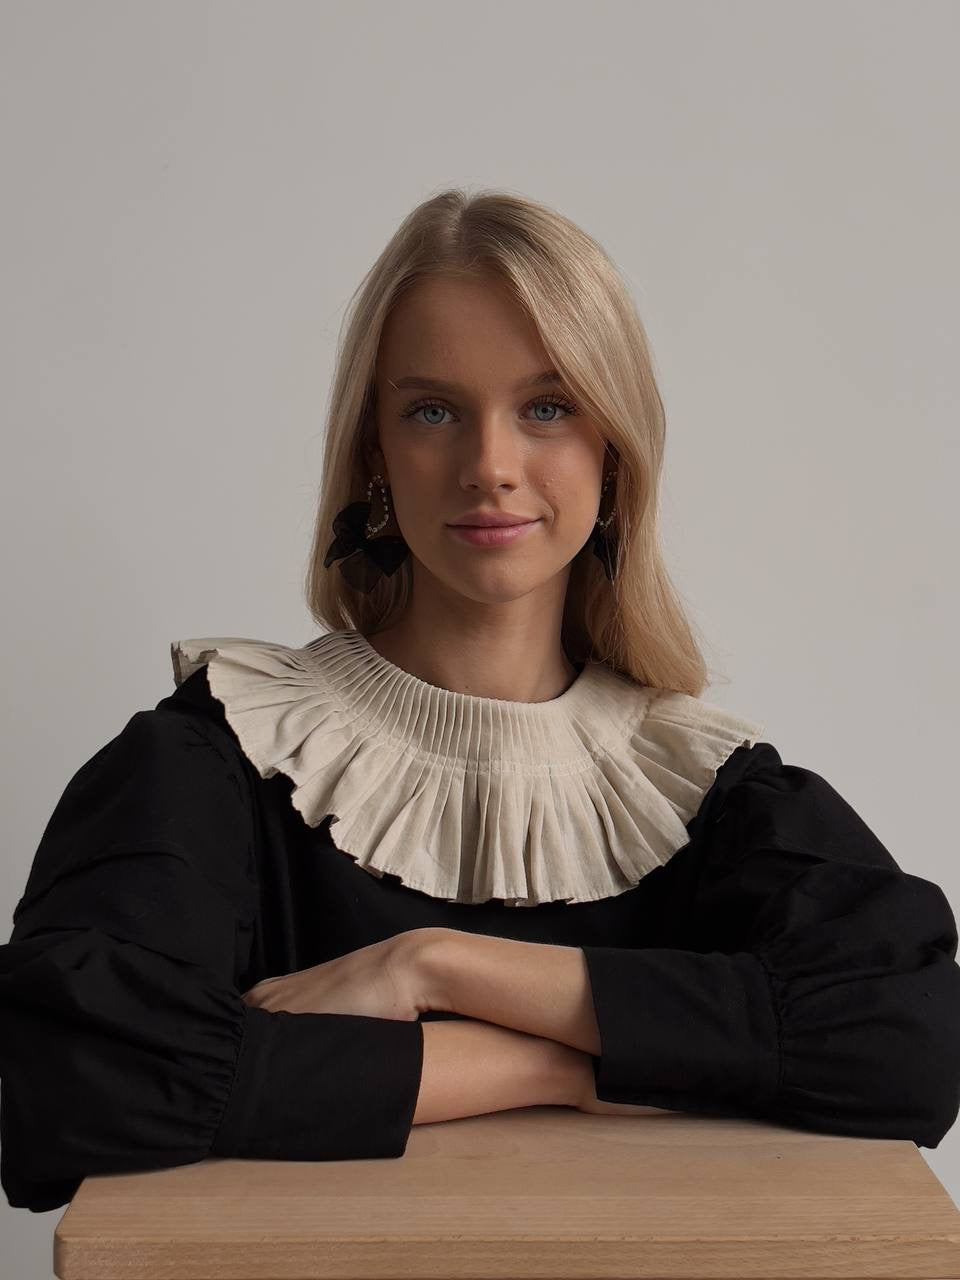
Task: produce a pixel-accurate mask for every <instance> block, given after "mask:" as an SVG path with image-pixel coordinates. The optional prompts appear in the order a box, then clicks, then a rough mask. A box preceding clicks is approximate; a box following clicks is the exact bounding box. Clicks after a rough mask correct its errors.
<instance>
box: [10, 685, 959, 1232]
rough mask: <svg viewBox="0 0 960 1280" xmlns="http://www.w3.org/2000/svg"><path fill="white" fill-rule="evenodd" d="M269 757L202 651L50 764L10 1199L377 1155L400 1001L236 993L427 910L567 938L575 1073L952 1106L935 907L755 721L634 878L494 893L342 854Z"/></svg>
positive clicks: (21, 911) (854, 1107) (845, 1121)
mask: <svg viewBox="0 0 960 1280" xmlns="http://www.w3.org/2000/svg"><path fill="white" fill-rule="evenodd" d="M291 785H292V784H291V780H290V779H289V778H288V777H286V776H285V775H284V774H282V773H276V774H274V775H273V776H271V777H268V778H264V777H262V776H261V774H260V772H258V769H257V768H255V767H254V766H253V764H251V761H250V760H249V759H248V758H247V757H246V755H245V754H244V752H243V751H242V750H241V748H240V744H239V742H238V740H237V737H236V735H235V733H234V731H233V729H232V728H231V726H230V724H229V723H228V722H227V720H226V719H225V717H224V708H223V706H222V704H221V703H220V702H219V701H218V700H217V699H216V698H214V697H213V696H211V692H210V688H209V682H208V676H207V668H206V667H205V666H201V667H200V668H199V669H198V670H196V671H194V672H193V673H192V674H191V675H190V676H189V678H187V679H185V680H184V681H183V682H182V683H181V684H180V686H179V688H178V689H177V690H176V691H175V692H174V693H173V694H172V695H170V696H169V697H166V698H164V699H163V700H162V701H161V702H159V704H158V705H157V706H156V708H155V709H152V710H145V711H139V712H137V713H136V714H134V715H133V716H132V717H131V719H130V720H129V722H128V723H127V724H126V726H125V727H124V728H123V730H122V731H121V732H120V733H119V734H118V735H117V736H116V737H115V738H114V739H113V740H112V741H110V742H108V743H107V744H106V745H105V746H104V747H103V748H102V749H101V750H99V751H98V752H97V753H96V754H95V755H94V756H93V757H92V758H91V759H90V760H89V761H87V763H85V764H84V765H83V766H82V767H81V768H80V769H79V771H78V772H77V773H76V774H75V775H74V777H73V778H72V779H71V780H70V782H69V783H68V785H67V787H66V789H65V791H64V793H63V796H62V798H61V800H60V801H59V803H58V805H57V807H56V809H55V811H54V813H53V814H52V816H51V818H50V820H49V823H48V824H47V826H46V829H45V830H44V832H43V836H42V840H41V842H40V845H39V848H38V850H37V853H36V856H35V858H34V861H33V865H32V868H31V870H30V874H29V879H28V881H27V885H26V889H25V892H24V894H23V896H22V898H21V899H20V901H19V903H18V904H17V906H16V909H15V911H14V914H13V923H14V928H13V932H12V935H11V937H10V940H9V942H8V943H7V944H6V945H4V946H0V1076H2V1094H0V1183H2V1187H3V1190H4V1193H5V1195H6V1197H7V1200H8V1203H9V1204H10V1205H11V1206H13V1207H24V1208H28V1209H31V1210H33V1211H35V1212H43V1211H47V1210H51V1209H54V1208H57V1207H59V1206H61V1205H64V1204H66V1203H67V1202H68V1201H69V1200H70V1199H71V1197H72V1196H73V1194H74V1193H75V1191H76V1190H77V1188H78V1187H79V1185H80V1183H81V1181H82V1180H83V1179H84V1178H85V1177H86V1176H87V1175H91V1174H104V1173H117V1172H126V1171H135V1170H148V1169H159V1168H165V1167H170V1166H175V1165H182V1164H187V1163H191V1162H194V1161H199V1160H203V1159H204V1158H205V1157H208V1156H229V1157H248V1158H267V1159H290V1160H346V1159H357V1158H385V1157H388V1158H389V1157H399V1156H402V1155H403V1154H404V1151H405V1149H406V1144H407V1140H408V1136H409V1133H410V1129H411V1124H412V1117H413V1114H414V1110H415V1107H416V1102H417V1095H418V1089H419V1083H420V1073H421V1067H422V1053H423V1033H422V1028H421V1025H420V1023H419V1022H401V1021H391V1020H387V1019H379V1018H371V1017H361V1016H353V1015H340V1014H292V1013H287V1012H279V1013H270V1012H267V1011H266V1010H263V1009H258V1008H254V1007H251V1006H248V1005H246V1004H244V1002H243V1000H242V998H241V993H242V992H244V991H246V990H248V989H249V988H250V987H251V986H253V985H254V984H255V983H256V982H258V981H259V980H260V979H261V978H263V977H266V976H271V975H274V974H280V973H290V972H293V971H294V970H298V969H302V968H306V967H308V966H311V965H314V964H318V963H321V962H322V961H324V960H329V959H332V958H334V957H336V956H338V955H342V954H345V953H346V952H348V951H351V950H355V949H357V948H359V947H362V946H366V945H367V944H369V943H372V942H376V941H378V940H381V939H384V938H387V937H390V936H393V935H394V934H397V933H400V932H403V931H404V930H408V929H417V928H423V927H427V926H443V927H446V928H452V929H459V930H464V931H472V932H475V933H479V934H488V935H496V936H502V937H511V938H516V939H520V940H524V941H530V942H546V943H552V944H560V945H566V946H573V947H581V948H582V949H583V951H584V955H585V957H586V961H587V965H588V970H589V977H590V981H591V984H592V993H593V1000H594V1007H595V1010H596V1016H597V1021H598V1025H599V1030H600V1037H601V1044H602V1049H601V1053H600V1054H599V1055H597V1056H595V1057H594V1059H593V1063H594V1074H595V1080H596V1089H597V1095H598V1097H599V1098H601V1099H603V1100H607V1101H611V1102H627V1103H634V1104H646V1105H651V1106H656V1107H661V1108H667V1109H673V1110H678V1111H692V1112H701V1113H703V1114H708V1115H725V1116H743V1117H762V1118H764V1119H768V1120H772V1121H774V1122H776V1123H779V1124H783V1125H787V1126H797V1127H800V1128H803V1129H809V1130H813V1131H819V1132H823V1133H835V1134H849V1135H854V1136H858V1137H878V1138H898V1139H909V1140H912V1141H913V1142H915V1143H916V1144H917V1145H920V1146H926V1147H936V1146H937V1145H938V1144H939V1142H940V1140H941V1139H942V1137H943V1136H944V1134H945V1133H946V1132H947V1131H948V1130H949V1129H950V1127H951V1126H952V1125H953V1123H954V1121H955V1120H956V1117H957V1114H958V1108H960V1018H958V1014H960V967H958V965H957V963H956V961H955V957H956V952H957V928H956V923H955V919H954V916H953V913H952V911H951V909H950V906H949V904H948V902H947V900H946V898H945V896H944V894H943V892H942V891H941V889H940V888H939V887H938V886H937V885H936V884H934V883H932V882H930V881H929V880H925V879H922V878H921V877H919V876H916V875H911V874H910V873H909V872H906V871H902V870H901V869H900V868H899V867H898V865H897V863H896V862H895V861H894V859H893V858H892V857H891V856H890V854H889V853H888V852H887V850H886V848H885V847H884V846H883V845H882V844H881V843H880V841H879V840H878V839H877V837H876V836H875V835H873V834H872V832H871V831H870V830H869V829H868V827H867V826H866V825H865V824H864V822H863V821H862V820H861V819H860V818H859V817H858V816H857V814H856V813H855V812H854V811H853V810H852V809H851V807H850V806H849V805H848V804H847V803H846V801H844V800H843V798H842V797H841V796H840V795H839V794H838V793H837V792H836V791H835V790H834V789H833V788H832V787H831V786H830V784H829V783H828V782H826V781H825V780H824V779H823V778H821V777H820V776H819V775H818V774H816V773H814V772H812V771H810V770H808V769H805V768H801V767H799V766H795V765H790V764H784V763H783V762H782V760H781V758H780V756H779V754H778V752H777V750H776V748H775V747H774V746H772V745H771V744H770V743H768V742H765V741H757V742H756V743H754V744H752V745H741V746H739V747H737V748H736V749H735V750H733V752H732V753H731V754H730V755H729V756H728V758H727V759H726V760H725V761H724V762H723V764H722V765H721V767H720V768H719V770H718V771H717V772H716V778H715V781H714V782H713V784H712V785H711V786H710V787H709V789H708V790H706V793H705V795H704V798H703V802H702V804H701V805H700V807H699V809H698V811H697V812H696V814H695V815H694V816H693V817H692V818H691V819H690V821H689V823H688V824H686V830H687V843H686V844H685V845H683V846H682V847H681V848H679V849H678V850H677V851H676V852H675V853H674V854H673V856H672V857H670V858H669V859H668V860H667V861H665V862H664V863H663V865H661V866H658V867H656V868H654V869H653V870H651V871H650V872H649V873H648V874H646V875H645V876H644V877H643V878H642V879H641V880H640V882H639V883H637V884H636V885H635V887H633V888H630V889H629V890H627V891H625V892H622V893H619V894H615V895H614V896H610V897H607V898H605V899H603V900H600V901H592V902H575V903H570V902H544V903H541V904H539V905H536V906H532V907H528V908H526V909H522V910H518V909H516V908H515V907H507V906H505V905H504V904H503V903H502V902H498V901H495V900H494V901H489V902H476V903H469V904H465V903H460V902H450V901H439V900H437V899H436V898H434V897H431V896H429V895H428V894H425V893H422V892H420V891H419V890H416V889H412V888H409V887H408V886H407V885H405V884H403V883H401V882H400V881H399V880H398V879H397V878H396V877H394V876H391V875H383V876H380V877H377V876H374V875H371V874H369V873H368V871H367V870H365V869H364V868H363V867H361V866H359V865H357V863H356V862H355V861H354V860H353V859H352V858H350V857H347V856H345V855H344V853H343V852H342V851H341V850H340V849H339V848H338V847H337V846H336V845H335V843H334V841H333V839H332V838H331V834H330V822H329V820H325V821H323V822H321V823H320V824H319V825H316V826H314V827H311V826H308V825H307V824H306V823H305V821H304V820H303V816H302V815H301V813H299V812H297V810H296V809H295V808H294V807H293V805H292V804H291ZM444 1016H457V1015H444V1014H439V1013H438V1014H424V1015H423V1018H424V1019H429V1018H434V1017H444Z"/></svg>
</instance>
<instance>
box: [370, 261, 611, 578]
mask: <svg viewBox="0 0 960 1280" xmlns="http://www.w3.org/2000/svg"><path fill="white" fill-rule="evenodd" d="M549 368H550V359H549V357H548V356H547V353H546V352H545V350H544V348H543V346H542V344H541V342H540V339H539V336H538V334H537V332H536V329H535V327H534V325H533V324H532V322H531V321H530V320H529V318H528V317H527V316H526V315H525V313H524V312H523V311H522V309H521V308H520V307H519V306H518V305H517V304H516V303H515V302H514V300H513V299H512V298H511V297H510V295H509V293H508V291H507V289H506V287H505V286H504V285H503V283H502V282H501V281H499V280H497V279H496V278H489V277H483V278H477V279H470V280H457V279H452V278H441V277H434V278H431V279H427V280H422V281H420V282H418V284H417V285H415V286H414V287H413V288H412V289H411V290H410V292H409V293H408V294H406V295H405V296H404V297H402V298H401V300H400V301H399V302H398V304H397V306H396V307H395V309H394V311H393V312H392V314H391V316H390V318H389V320H388V322H387V325H386V326H385V328H384V332H383V335H382V340H381V344H380V353H379V357H378V360H377V371H376V381H377V393H378V395H377V403H378V408H377V427H378V432H379V443H380V447H379V449H374V450H373V451H372V452H371V453H369V454H368V457H367V461H368V463H369V465H370V467H371V474H376V473H377V472H378V471H379V473H380V474H381V475H382V476H383V478H384V482H385V484H387V485H389V489H390V492H389V494H388V497H389V498H390V502H391V514H392V516H393V518H394V520H395V521H396V524H394V522H393V520H391V523H390V524H389V525H387V526H385V527H384V529H383V530H382V532H384V533H390V532H396V528H397V525H398V526H399V531H400V533H402V535H403V537H404V538H405V540H406V542H407V544H408V545H409V547H410V552H411V556H412V557H413V569H414V575H415V582H416V581H417V579H418V577H419V575H422V574H424V573H425V574H429V575H432V577H433V578H434V579H435V580H436V585H438V586H439V585H442V586H444V587H446V588H448V589H449V590H450V591H453V592H456V593H458V594H459V595H461V596H467V597H469V598H470V599H472V600H475V601H478V602H486V603H495V602H499V601H506V600H509V599H512V598H515V597H517V596H520V595H525V594H527V593H529V592H531V591H535V590H537V589H545V590H549V592H550V594H551V595H552V594H553V593H554V592H555V591H556V589H557V587H558V586H562V587H564V588H565V585H566V579H567V577H568V576H569V566H570V562H571V561H572V560H573V558H574V556H576V554H577V552H578V551H580V549H581V548H582V547H583V545H584V543H585V542H586V541H587V539H588V538H589V537H590V534H591V532H592V530H593V526H594V522H595V520H596V518H597V514H598V508H599V505H600V491H601V484H602V481H603V474H604V472H603V458H604V440H603V437H602V436H601V435H600V434H599V432H598V430H597V429H596V427H595V426H594V424H593V423H592V422H591V421H590V419H589V418H588V417H586V416H585V414H584V413H583V411H582V410H581V409H580V407H579V406H578V405H577V404H576V403H575V402H574V401H573V400H572V399H571V398H570V396H568V395H567V392H566V388H565V387H564V386H563V384H562V382H560V381H557V380H555V379H553V380H550V381H546V382H544V383H542V384H538V385H536V386H526V387H523V388H520V384H521V383H523V382H526V381H528V380H530V379H531V378H533V377H535V376H537V375H539V374H541V373H543V372H544V371H546V370H548V369H549ZM430 379H435V380H436V379H440V380H443V381H444V382H445V383H448V384H450V385H449V386H448V387H444V388H443V389H434V388H431V387H429V386H427V385H426V383H425V380H430ZM608 493H609V490H608ZM371 497H372V502H373V506H372V515H371V519H373V520H374V521H375V522H376V521H378V520H379V519H380V518H381V513H382V507H381V506H380V492H379V488H378V487H377V486H376V485H374V488H373V491H372V495H371ZM607 501H608V502H609V501H610V498H609V497H608V498H607ZM477 509H482V510H484V511H497V512H509V513H511V514H513V515H516V516H519V517H521V518H523V519H532V520H534V521H535V522H536V523H534V524H531V525H530V526H529V527H528V528H526V529H525V530H524V531H523V533H522V534H521V535H520V536H519V537H516V538H514V539H513V540H512V541H509V542H505V543H502V544H500V545H489V544H487V545H482V546H478V545H473V544H472V543H470V542H468V541H467V540H466V539H464V538H462V537H460V536H458V535H457V534H456V533H455V532H454V531H453V530H451V528H450V527H449V523H450V522H454V521H458V520H462V519H463V518H464V517H465V516H467V515H468V514H469V513H470V512H472V511H475V510H477ZM607 509H608V507H605V511H606V510H607Z"/></svg>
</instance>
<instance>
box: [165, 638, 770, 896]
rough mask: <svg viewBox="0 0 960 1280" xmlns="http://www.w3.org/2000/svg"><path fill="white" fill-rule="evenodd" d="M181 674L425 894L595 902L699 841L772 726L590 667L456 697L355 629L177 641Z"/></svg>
mask: <svg viewBox="0 0 960 1280" xmlns="http://www.w3.org/2000/svg"><path fill="white" fill-rule="evenodd" d="M170 650H171V659H172V662H173V669H174V675H175V679H176V681H177V683H178V684H181V683H182V682H183V681H184V680H185V679H187V678H188V677H189V676H190V675H192V674H193V673H194V672H195V671H196V670H197V669H198V668H199V667H201V666H204V665H206V667H207V679H208V682H209V686H210V690H211V692H212V693H213V695H214V697H216V698H217V699H218V700H219V701H220V702H221V703H222V704H223V707H224V713H225V716H226V719H227V721H228V723H229V725H230V727H231V728H232V729H233V731H234V733H235V734H236V736H237V739H238V741H239V743H240V745H241V747H242V749H243V751H244V753H245V755H246V756H247V758H248V759H249V760H250V761H251V762H252V763H253V764H254V765H255V766H256V768H257V770H258V771H259V773H260V775H261V777H263V778H269V777H271V776H273V775H274V774H276V773H278V772H279V773H282V774H284V775H285V776H286V777H288V778H290V779H291V780H292V782H293V784H294V786H293V789H292V792H291V800H292V803H293V805H294V807H295V808H296V809H297V810H298V811H299V813H300V814H301V815H302V816H303V819H304V821H305V822H306V823H307V824H308V825H309V826H317V825H318V824H319V823H321V822H322V821H324V819H325V818H327V817H330V818H331V836H332V838H333V840H334V841H335V843H336V846H337V848H339V849H340V850H341V851H343V852H344V853H346V854H349V855H350V856H351V857H352V858H354V859H355V860H356V861H357V863H358V864H359V865H360V866H361V867H363V868H364V869H365V870H366V871H368V872H369V873H370V874H372V875H376V876H382V875H383V874H385V873H389V874H391V875H394V876H397V877H398V878H399V879H400V880H401V882H402V883H403V884H405V885H407V886H409V887H411V888H414V889H417V890H419V891H420V892H422V893H426V894H429V895H430V896H431V897H434V898H439V899H442V900H444V901H447V902H461V903H479V902H486V901H488V900H490V899H491V898H497V899H502V900H503V901H504V902H505V903H507V904H508V905H512V906H533V905H537V904H540V903H545V902H557V901H563V902H567V903H578V902H592V901H596V900H598V899H603V898H609V897H612V896H615V895H617V894H620V893H623V892H625V891H626V890H628V889H630V888H632V887H633V886H634V885H636V884H637V883H638V882H639V881H640V880H641V879H642V878H643V876H645V875H646V874H647V873H648V872H649V871H651V870H653V869H654V868H655V867H657V866H660V865H661V864H663V863H664V862H666V861H667V860H668V859H669V858H670V857H672V856H673V854H674V853H675V852H676V851H677V849H679V848H680V847H682V846H683V845H684V844H686V843H687V841H688V834H687V830H686V824H687V823H688V822H689V821H690V819H691V818H692V817H693V816H694V815H695V814H696V812H697V810H698V808H699V807H700V803H701V800H702V799H703V796H704V794H705V793H706V791H707V790H708V789H709V787H710V786H711V784H712V783H713V781H714V779H715V777H716V774H717V770H718V769H719V767H720V766H721V765H722V764H723V762H724V761H725V760H726V759H727V757H728V756H729V755H730V753H731V752H732V751H733V750H734V749H735V748H736V747H738V746H740V745H742V744H744V745H748V746H752V745H753V744H754V743H755V742H756V741H757V740H758V738H759V736H760V734H761V733H762V732H763V729H764V726H763V725H762V724H757V723H755V722H753V721H751V720H747V719H745V718H743V717H741V716H739V715H736V714H735V713H733V712H731V711H728V710H726V709H725V708H722V707H719V706H714V705H712V704H710V703H707V702H704V701H702V700H701V699H699V698H694V697H691V696H690V695H688V694H685V693H680V692H677V691H675V690H669V689H659V688H654V687H651V686H648V685H643V684H640V683H638V682H637V681H635V680H633V679H631V678H629V677H628V676H626V675H624V674H623V673H621V672H618V671H615V670H614V669H613V668H611V667H609V666H607V665H606V664H604V663H599V662H588V663H587V664H586V665H585V666H584V667H583V669H582V670H581V672H580V673H579V675H578V676H577V677H576V679H575V680H574V681H573V683H572V684H571V685H570V686H569V687H568V688H567V689H566V690H565V692H564V693H562V694H561V695H560V696H559V697H557V698H553V699H550V700H548V701H546V702H512V701H507V700H503V699H497V698H482V697H477V696H474V695H471V694H463V693H458V692H455V691H453V690H449V689H443V688H440V687H438V686H436V685H432V684H429V683H428V682H427V681H425V680H421V679H419V678H418V677H416V676H414V675H412V674H411V673H410V672H408V671H405V670H403V669H402V668H400V667H398V666H396V665H394V664H393V663H391V662H389V661H388V660H387V659H385V658H383V657H382V656H381V655H380V654H379V653H378V652H377V650H376V649H374V648H373V646H372V645H371V644H370V642H369V641H368V640H367V639H366V637H365V636H364V635H362V634H361V633H360V632H359V631H357V630H354V629H349V630H342V631H331V632H328V633H326V634H324V635H321V636H319V637H317V638H316V639H314V640H312V641H310V642H309V643H308V644H307V645H305V646H303V647H300V648H296V647H292V646H288V645H283V644H278V643H273V642H269V641H262V640H254V639H247V638H244V637H231V636H225V637H200V638H196V639H186V640H179V641H174V642H173V643H172V644H171V646H170Z"/></svg>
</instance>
